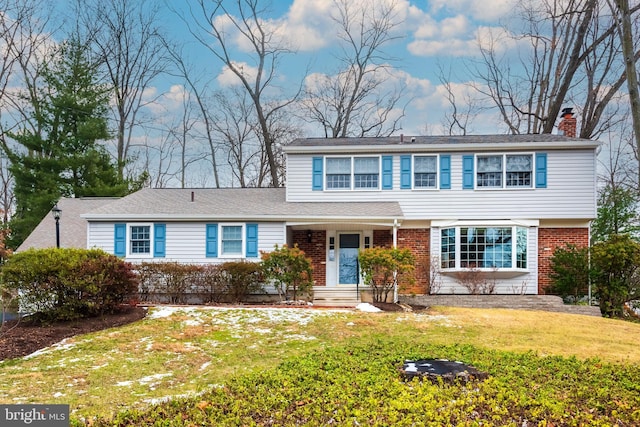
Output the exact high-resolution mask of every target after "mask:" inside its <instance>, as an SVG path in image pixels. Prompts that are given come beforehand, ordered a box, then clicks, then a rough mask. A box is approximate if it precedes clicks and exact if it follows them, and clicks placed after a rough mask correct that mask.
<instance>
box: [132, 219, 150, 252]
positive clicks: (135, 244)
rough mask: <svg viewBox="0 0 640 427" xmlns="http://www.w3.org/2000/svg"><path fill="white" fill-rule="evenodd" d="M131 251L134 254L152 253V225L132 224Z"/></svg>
mask: <svg viewBox="0 0 640 427" xmlns="http://www.w3.org/2000/svg"><path fill="white" fill-rule="evenodd" d="M130 233H131V234H130V235H131V238H130V239H129V245H130V246H129V252H130V253H131V254H134V255H140V254H150V253H151V226H149V225H132V226H131V228H130Z"/></svg>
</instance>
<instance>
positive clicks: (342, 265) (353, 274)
mask: <svg viewBox="0 0 640 427" xmlns="http://www.w3.org/2000/svg"><path fill="white" fill-rule="evenodd" d="M358 250H360V235H359V234H340V236H339V247H338V255H339V258H338V284H339V285H355V284H357V283H358V281H359V277H360V268H359V266H358Z"/></svg>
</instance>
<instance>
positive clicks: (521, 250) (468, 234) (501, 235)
mask: <svg viewBox="0 0 640 427" xmlns="http://www.w3.org/2000/svg"><path fill="white" fill-rule="evenodd" d="M527 234H528V232H527V228H525V227H514V226H506V227H501V226H497V227H450V228H443V229H442V230H441V237H440V249H441V251H440V256H441V264H440V267H441V268H443V269H465V268H470V269H471V268H472V269H526V268H527Z"/></svg>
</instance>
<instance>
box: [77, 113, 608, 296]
mask: <svg viewBox="0 0 640 427" xmlns="http://www.w3.org/2000/svg"><path fill="white" fill-rule="evenodd" d="M568 116H570V115H568ZM569 118H572V117H569ZM564 125H565V126H566V123H565V124H564ZM573 126H575V121H573ZM598 147H599V143H597V142H594V141H591V140H583V139H577V138H574V137H569V136H565V135H549V134H541V135H474V136H416V137H404V136H402V135H400V136H396V137H387V138H339V139H320V138H310V139H299V140H296V141H294V142H293V143H292V144H290V145H288V146H286V147H284V148H283V149H284V152H285V155H286V170H287V175H286V188H245V189H150V188H146V189H143V190H140V191H138V192H136V193H134V194H131V195H129V196H126V197H123V198H121V199H118V200H113V201H111V202H110V203H107V204H104V205H102V206H99V207H95V208H91V209H89V210H87V211H86V212H85V213H84V214H83V215H82V218H83V219H84V220H86V221H87V231H86V233H87V235H86V236H87V237H86V246H87V247H98V248H101V249H104V250H105V251H107V252H110V253H114V254H116V255H118V256H121V257H123V258H125V259H127V260H129V261H132V262H138V261H143V260H146V261H148V260H162V261H178V262H184V263H221V262H224V261H228V260H237V259H247V260H256V261H257V260H259V256H260V252H261V251H269V250H271V249H272V248H273V247H274V245H276V244H278V245H282V244H285V243H286V244H289V245H294V244H297V245H298V246H299V247H300V248H301V249H303V250H304V251H305V252H306V254H307V256H308V257H310V258H311V259H312V262H313V267H314V277H313V279H314V281H315V287H314V291H316V292H317V291H321V290H329V289H333V290H340V289H342V290H349V292H352V291H353V290H355V289H358V287H359V286H361V283H360V281H361V278H360V275H359V271H358V250H360V249H364V248H369V247H374V246H394V245H395V246H397V247H401V248H409V249H410V250H411V251H412V252H413V254H414V255H415V257H416V259H417V268H416V282H415V285H414V286H413V287H412V288H411V289H405V292H408V293H415V294H420V293H428V292H432V293H455V294H464V293H470V292H474V291H478V290H477V289H475V290H474V289H473V288H472V286H477V282H478V280H480V282H482V283H484V284H485V285H490V286H491V290H492V292H494V293H498V294H514V293H518V294H542V293H544V289H545V287H546V286H547V285H548V284H549V283H550V279H549V273H550V257H551V256H552V254H553V251H554V249H555V248H556V247H558V246H563V245H564V244H565V243H572V244H576V245H579V246H586V245H588V244H589V231H590V230H589V227H590V222H591V220H592V219H593V218H595V216H596V154H597V150H598ZM480 291H482V289H481V290H480ZM485 291H486V289H485Z"/></svg>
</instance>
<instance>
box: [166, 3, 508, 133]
mask: <svg viewBox="0 0 640 427" xmlns="http://www.w3.org/2000/svg"><path fill="white" fill-rule="evenodd" d="M350 1H352V2H365V3H367V2H372V1H374V0H350ZM375 1H376V2H387V3H391V4H393V5H394V8H395V10H396V13H397V17H398V19H399V20H400V21H402V24H401V25H400V27H399V28H398V31H397V34H396V35H397V36H399V38H398V40H396V41H394V42H393V43H392V44H389V45H388V47H387V49H386V53H388V54H389V56H392V57H394V58H396V60H395V61H393V62H391V66H392V74H391V75H392V77H391V78H390V83H392V82H393V80H394V79H395V80H396V82H403V83H404V84H406V86H407V88H408V92H407V96H406V98H405V102H408V104H407V109H406V116H405V118H404V119H403V120H402V122H401V123H402V128H403V129H402V131H401V132H403V133H405V134H407V135H413V134H441V133H443V132H444V130H443V128H442V118H443V115H444V112H445V110H446V108H447V103H446V100H445V98H444V94H443V88H442V86H441V84H440V82H439V80H438V70H439V67H442V68H444V69H445V70H447V72H449V70H451V73H452V74H451V77H452V81H453V83H454V87H453V89H454V90H455V91H456V94H457V95H458V99H462V98H463V97H464V94H465V93H467V92H468V90H469V89H468V87H467V86H466V85H464V83H465V82H467V81H468V77H467V76H466V75H465V74H466V72H465V65H464V64H465V60H470V59H473V58H475V57H477V52H478V49H477V44H478V41H479V40H486V39H488V37H489V34H493V36H494V37H495V36H496V35H499V34H502V33H503V32H504V30H503V29H502V27H501V24H502V23H503V21H504V20H505V19H506V18H507V17H508V16H509V13H510V11H511V10H512V6H513V4H514V1H515V0H484V1H482V2H480V1H477V0H449V1H443V0H436V1H408V0H375ZM229 3H232V2H229ZM267 3H268V2H266V1H261V4H267ZM174 4H175V5H176V6H177V7H185V4H184V3H182V4H179V3H174ZM164 13H166V14H165V15H164V16H166V22H165V23H164V24H165V25H166V26H167V28H168V29H169V32H170V35H171V36H172V37H174V38H176V39H177V40H179V41H181V42H182V43H184V44H185V46H186V47H188V50H189V51H190V52H191V55H190V56H191V60H192V61H194V63H195V64H196V66H197V67H198V68H199V69H200V70H201V72H202V73H204V74H205V75H207V76H208V77H211V78H212V80H213V81H214V82H215V85H216V86H217V87H218V88H224V87H228V86H231V85H233V84H235V83H236V81H235V77H234V76H232V75H231V74H230V73H229V72H228V71H226V72H225V70H224V68H223V66H222V64H221V63H220V62H219V61H217V60H216V59H215V58H214V57H213V55H211V54H210V53H207V51H206V49H203V48H202V46H198V45H197V43H194V42H193V39H192V37H191V36H190V35H189V33H188V31H187V30H186V29H185V25H184V23H183V22H182V21H181V20H179V19H178V18H176V17H175V15H173V14H172V13H170V12H169V11H168V10H167V11H164ZM335 13H336V6H335V3H334V0H274V1H272V2H271V7H270V13H269V15H268V16H266V19H268V23H269V25H272V26H273V28H276V29H277V33H278V34H279V35H280V36H281V39H282V41H283V42H285V43H287V44H288V45H290V46H292V47H293V48H294V49H295V50H296V54H294V55H286V56H285V57H283V58H282V62H281V66H280V69H279V71H280V74H279V76H278V81H279V86H280V87H281V88H287V87H288V88H295V87H298V85H299V84H300V82H301V80H302V79H303V78H304V77H305V72H306V70H307V69H308V70H309V71H308V72H309V73H311V74H313V73H324V74H332V73H335V72H336V70H337V64H336V60H335V55H336V54H337V52H336V46H337V38H336V33H337V28H336V24H335V22H333V21H332V19H331V16H332V15H335ZM217 19H218V20H219V23H223V22H224V17H221V16H218V17H217ZM230 40H234V39H233V34H231V35H230ZM238 40H239V39H238ZM503 47H504V49H505V50H506V49H508V48H509V47H510V46H508V45H505V46H503ZM232 48H233V49H234V54H235V55H239V56H238V58H242V51H243V49H244V47H243V46H242V44H241V43H233V44H232ZM241 62H242V61H241ZM245 66H246V68H245V69H247V70H250V69H251V67H252V64H251V62H250V61H248V60H247V61H246V63H245ZM159 85H160V87H158V93H159V92H163V91H168V92H169V93H168V95H167V96H166V97H163V98H162V99H161V100H160V102H163V103H165V107H167V108H169V109H171V99H176V98H177V97H178V95H179V92H180V90H181V87H180V82H179V81H178V80H171V79H165V80H164V81H163V82H162V83H160V84H159ZM498 126H499V123H498V122H496V121H495V118H493V117H492V116H491V115H487V116H486V117H482V116H480V117H478V118H477V119H476V120H475V122H474V125H473V126H472V127H471V129H470V130H471V131H472V132H473V133H495V132H498V131H499V129H498ZM305 131H306V133H307V136H319V135H320V133H319V129H317V128H314V127H313V126H307V128H306V129H305Z"/></svg>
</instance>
